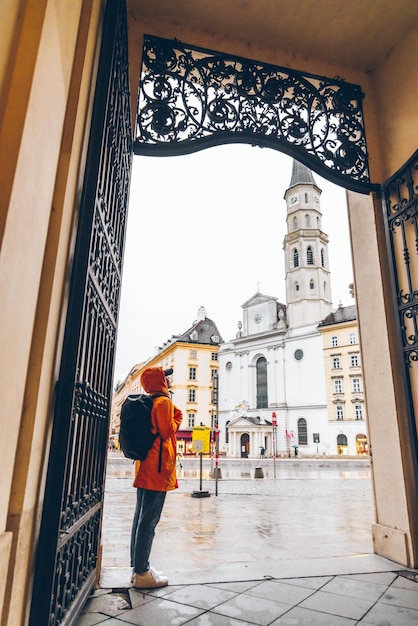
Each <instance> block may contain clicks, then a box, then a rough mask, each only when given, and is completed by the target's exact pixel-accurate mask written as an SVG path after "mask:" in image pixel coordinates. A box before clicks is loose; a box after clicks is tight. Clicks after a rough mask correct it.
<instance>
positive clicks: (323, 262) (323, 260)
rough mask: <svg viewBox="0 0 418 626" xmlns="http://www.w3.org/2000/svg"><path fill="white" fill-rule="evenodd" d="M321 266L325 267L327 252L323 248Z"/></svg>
mask: <svg viewBox="0 0 418 626" xmlns="http://www.w3.org/2000/svg"><path fill="white" fill-rule="evenodd" d="M321 265H322V267H325V251H324V248H321Z"/></svg>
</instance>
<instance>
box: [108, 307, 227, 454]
mask: <svg viewBox="0 0 418 626" xmlns="http://www.w3.org/2000/svg"><path fill="white" fill-rule="evenodd" d="M222 341H223V340H222V337H221V335H220V334H219V331H218V328H217V326H216V324H215V323H214V322H213V321H212V320H211V319H209V318H208V317H206V310H205V308H204V307H200V308H199V310H198V313H197V319H196V320H195V321H194V322H193V324H192V326H191V327H190V328H189V329H187V330H186V331H185V332H184V333H183V334H181V335H173V336H172V337H171V339H169V340H168V341H167V342H165V343H164V345H163V346H161V347H160V348H159V349H158V351H157V353H156V354H155V355H154V356H153V357H152V358H150V359H148V360H147V361H146V362H145V363H141V364H140V365H135V366H134V367H133V368H132V369H131V371H130V372H129V374H128V376H127V377H126V379H125V380H124V381H123V383H121V384H120V385H119V386H118V388H117V390H116V391H115V393H114V394H113V397H112V409H111V430H112V432H114V433H115V434H117V433H118V432H119V426H120V412H121V408H122V404H123V402H124V400H125V399H126V397H127V396H128V395H129V394H131V393H144V389H143V388H142V386H141V382H140V379H141V374H142V372H143V371H144V369H146V368H147V367H162V368H163V369H169V368H173V370H174V371H173V374H172V375H171V376H170V379H171V381H172V387H171V391H172V393H173V402H174V404H175V405H176V406H177V407H178V408H179V409H180V410H181V412H182V413H183V422H182V424H181V427H180V429H179V431H178V432H177V449H178V452H179V454H190V453H192V432H193V427H194V426H206V427H207V428H210V429H211V430H213V428H214V426H215V418H216V408H217V407H216V402H215V399H216V398H215V397H214V389H215V388H216V382H214V381H215V379H216V378H217V376H218V351H219V346H220V344H221V343H222Z"/></svg>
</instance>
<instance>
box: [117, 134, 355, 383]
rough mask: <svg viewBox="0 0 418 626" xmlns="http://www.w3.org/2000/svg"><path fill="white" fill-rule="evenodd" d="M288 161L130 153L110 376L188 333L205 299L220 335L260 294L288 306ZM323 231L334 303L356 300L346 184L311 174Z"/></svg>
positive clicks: (270, 154) (249, 152)
mask: <svg viewBox="0 0 418 626" xmlns="http://www.w3.org/2000/svg"><path fill="white" fill-rule="evenodd" d="M291 172H292V159H291V158H290V157H288V156H286V155H284V154H282V153H280V152H276V151H274V150H271V149H269V148H257V147H251V146H247V145H226V146H220V147H216V148H210V149H207V150H203V151H201V152H198V153H196V154H192V155H186V156H177V157H139V156H137V157H134V163H133V172H132V180H131V193H130V202H129V212H128V227H127V237H126V247H125V262H124V270H123V283H122V296H121V310H120V316H119V327H118V341H117V351H116V366H115V378H114V380H115V382H116V381H119V380H123V379H124V378H125V377H126V375H127V374H128V373H129V370H130V369H131V367H132V366H133V365H134V364H135V363H139V362H140V361H144V360H146V359H147V358H149V357H150V356H152V355H153V354H154V351H155V347H156V346H161V345H162V344H163V343H164V342H165V341H166V340H167V339H169V338H170V337H171V336H172V335H177V334H181V333H184V332H185V331H186V330H187V329H188V328H189V327H190V326H191V325H192V324H193V322H194V321H195V320H196V318H197V310H198V308H199V307H200V306H201V305H203V306H204V307H205V308H206V310H207V316H208V317H209V318H210V319H212V320H213V321H214V322H215V323H216V325H217V327H218V330H219V332H220V334H221V336H222V338H223V339H224V340H228V339H231V338H233V337H235V334H236V332H237V322H238V321H239V320H241V319H242V309H241V305H242V304H243V303H244V302H245V301H246V300H248V299H249V298H251V297H252V296H253V295H254V294H255V293H256V291H257V288H258V285H259V291H260V292H261V293H264V294H266V295H270V296H276V297H277V298H278V299H279V300H280V301H281V302H285V282H284V280H285V271H284V251H283V239H284V236H285V234H286V205H285V202H284V200H283V196H284V193H285V191H286V189H287V188H288V186H289V183H290V178H291ZM314 178H315V180H316V183H317V184H318V186H319V187H320V189H322V195H321V210H322V214H323V221H322V227H323V230H324V232H325V233H327V234H328V235H329V239H330V243H329V259H330V269H331V285H332V301H333V307H334V308H336V307H337V306H338V304H339V303H340V302H342V303H343V305H344V306H348V305H351V304H353V303H354V301H353V299H352V298H351V296H350V294H349V289H348V285H349V283H350V282H352V280H353V275H352V264H351V251H350V243H349V234H348V223H347V208H346V200H345V190H344V189H342V188H339V187H337V186H336V185H334V184H332V183H330V182H328V181H326V180H325V179H323V178H321V177H320V176H318V175H317V174H316V173H314Z"/></svg>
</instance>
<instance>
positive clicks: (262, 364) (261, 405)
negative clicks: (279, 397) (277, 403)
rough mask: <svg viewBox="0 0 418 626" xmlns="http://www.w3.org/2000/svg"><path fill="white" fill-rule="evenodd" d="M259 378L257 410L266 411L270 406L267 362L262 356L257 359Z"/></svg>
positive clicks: (257, 374)
mask: <svg viewBox="0 0 418 626" xmlns="http://www.w3.org/2000/svg"><path fill="white" fill-rule="evenodd" d="M256 372H257V373H256V377H257V409H266V408H267V406H268V401H267V400H268V399H267V361H266V359H265V358H264V357H263V356H261V357H260V358H259V359H257V365H256Z"/></svg>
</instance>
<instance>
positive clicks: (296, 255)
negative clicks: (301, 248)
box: [293, 248, 299, 267]
mask: <svg viewBox="0 0 418 626" xmlns="http://www.w3.org/2000/svg"><path fill="white" fill-rule="evenodd" d="M293 267H299V252H298V251H297V250H296V248H295V249H294V250H293Z"/></svg>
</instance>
